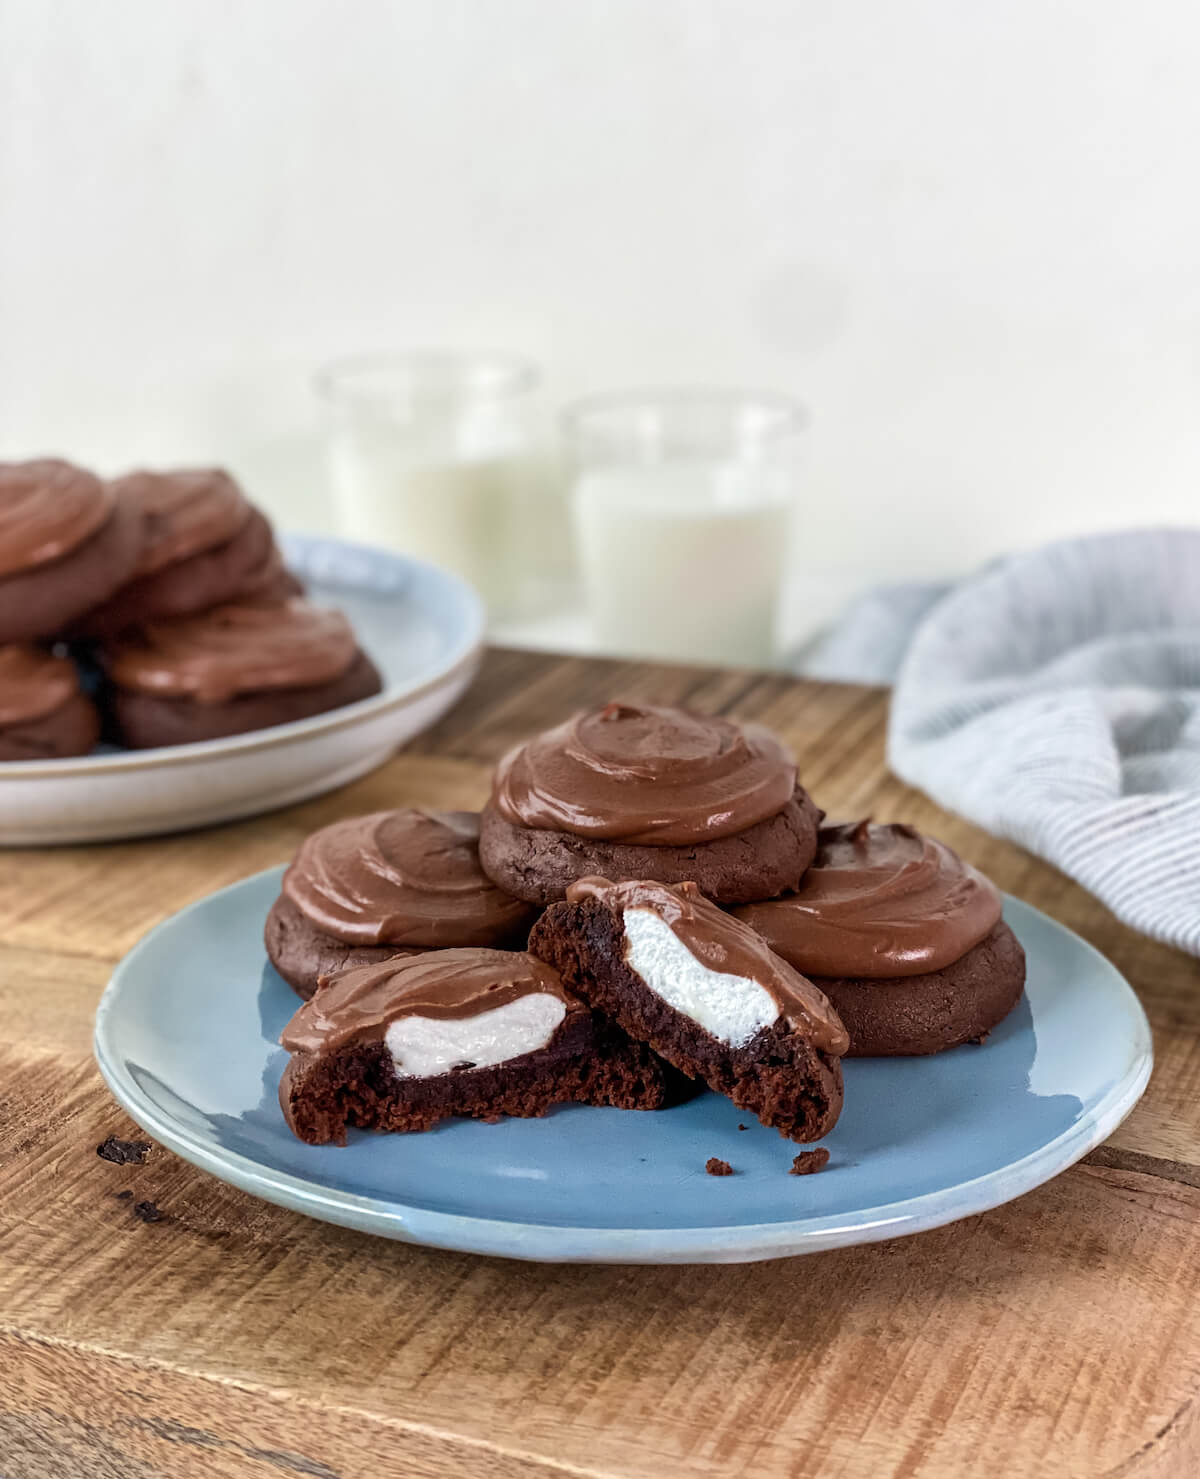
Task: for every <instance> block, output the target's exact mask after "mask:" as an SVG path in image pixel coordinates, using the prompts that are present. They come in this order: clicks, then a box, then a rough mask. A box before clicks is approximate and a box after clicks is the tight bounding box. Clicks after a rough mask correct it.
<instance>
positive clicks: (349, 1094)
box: [279, 950, 686, 1145]
mask: <svg viewBox="0 0 1200 1479" xmlns="http://www.w3.org/2000/svg"><path fill="white" fill-rule="evenodd" d="M280 1042H281V1043H282V1044H283V1046H284V1047H285V1048H286V1049H287V1051H288V1052H289V1053H291V1055H292V1057H291V1060H290V1061H289V1063H288V1065H287V1067H286V1068H285V1069H284V1072H283V1079H282V1081H281V1083H280V1085H279V1103H280V1106H281V1107H282V1109H283V1114H284V1118H285V1119H286V1120H287V1122H288V1125H289V1126H290V1127H291V1129H292V1130H293V1131H294V1132H295V1134H296V1135H298V1136H299V1138H300V1139H301V1140H307V1141H308V1142H309V1144H311V1145H323V1144H326V1143H328V1142H330V1141H335V1142H336V1143H338V1144H339V1145H344V1144H345V1143H346V1131H347V1129H348V1128H349V1127H351V1126H357V1127H359V1128H361V1129H373V1130H400V1131H404V1130H428V1129H431V1128H432V1127H433V1126H434V1125H436V1124H437V1122H438V1121H439V1120H442V1119H445V1118H447V1117H448V1116H450V1115H467V1116H470V1117H472V1118H475V1119H483V1120H498V1119H501V1118H502V1117H503V1116H505V1115H512V1116H516V1117H519V1118H529V1117H531V1116H537V1115H542V1114H545V1113H546V1111H547V1110H548V1109H550V1108H551V1107H552V1106H553V1105H555V1104H567V1103H579V1104H600V1105H612V1106H615V1107H616V1108H619V1109H661V1108H663V1107H664V1106H665V1105H666V1104H668V1103H670V1102H672V1101H673V1100H674V1099H675V1098H676V1097H678V1096H679V1095H680V1093H681V1091H682V1090H683V1089H684V1088H685V1087H686V1086H685V1085H684V1084H683V1082H682V1081H681V1080H680V1079H679V1078H678V1076H677V1075H676V1074H674V1073H673V1072H672V1070H671V1069H670V1068H669V1067H668V1066H667V1065H666V1064H665V1063H663V1062H662V1060H661V1059H659V1058H656V1057H655V1055H654V1054H653V1053H652V1052H650V1050H649V1049H648V1048H645V1047H642V1046H641V1045H640V1044H638V1043H634V1042H630V1040H629V1039H628V1038H627V1037H626V1036H625V1034H624V1033H622V1032H621V1031H619V1030H618V1029H617V1028H616V1027H614V1026H613V1024H612V1023H610V1022H606V1021H604V1020H603V1019H602V1018H600V1017H599V1016H597V1015H596V1014H595V1013H593V1012H591V1011H589V1010H588V1008H587V1007H586V1006H585V1005H584V1004H583V1003H582V1002H581V1001H579V1000H578V998H576V997H575V996H573V995H572V994H571V993H570V992H569V991H567V990H566V989H565V988H564V986H563V984H562V982H561V981H560V980H559V978H558V974H557V972H555V971H554V970H552V969H551V968H550V967H549V966H547V965H546V964H544V963H543V962H542V961H540V960H535V959H534V958H533V957H532V956H530V955H526V954H524V953H517V952H510V951H505V950H430V951H426V952H425V953H423V954H421V955H410V956H399V957H396V958H394V959H392V960H390V961H384V962H382V963H380V964H376V965H367V966H357V967H355V968H353V969H352V970H349V971H344V972H342V973H341V974H340V975H337V976H335V977H333V978H332V979H331V980H328V981H323V982H322V983H321V989H320V990H319V991H318V992H317V993H316V995H315V996H314V997H313V998H312V999H311V1001H307V1002H305V1004H304V1005H303V1006H302V1007H301V1008H300V1010H299V1011H298V1012H297V1013H296V1015H295V1016H294V1017H293V1018H292V1020H291V1021H290V1022H289V1023H288V1025H287V1027H286V1028H285V1029H284V1031H283V1035H282V1037H281V1038H280Z"/></svg>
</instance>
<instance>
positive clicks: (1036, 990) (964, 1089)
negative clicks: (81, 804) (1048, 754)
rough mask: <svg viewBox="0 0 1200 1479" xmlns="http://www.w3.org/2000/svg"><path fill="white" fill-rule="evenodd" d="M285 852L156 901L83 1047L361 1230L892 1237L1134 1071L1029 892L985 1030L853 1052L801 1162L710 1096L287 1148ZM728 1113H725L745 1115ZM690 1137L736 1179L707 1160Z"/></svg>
mask: <svg viewBox="0 0 1200 1479" xmlns="http://www.w3.org/2000/svg"><path fill="white" fill-rule="evenodd" d="M282 872H283V870H282V869H281V868H272V869H270V870H269V871H268V872H265V873H259V874H258V875H257V876H255V877H254V878H248V879H246V880H245V881H244V882H242V883H237V884H234V885H233V886H232V887H231V888H226V889H223V890H221V892H219V893H215V894H212V895H211V896H210V897H209V898H207V899H202V900H200V902H199V903H196V904H193V905H192V906H191V907H190V908H188V909H185V910H183V912H182V913H180V914H177V915H175V917H174V918H173V919H168V920H166V921H165V922H164V923H163V924H161V925H159V926H158V928H157V929H155V930H152V931H151V932H150V934H148V935H147V936H146V938H145V939H144V940H142V941H141V943H140V944H139V945H137V946H136V947H135V949H134V950H133V951H131V953H130V954H129V955H128V956H126V958H125V959H124V960H123V961H122V962H121V964H120V965H119V966H118V967H117V969H116V971H115V972H114V974H113V979H112V983H111V984H110V985H109V987H108V989H107V991H106V992H105V993H104V997H103V999H102V1000H101V1003H100V1007H99V1010H98V1011H97V1013H96V1044H95V1046H96V1060H97V1062H98V1063H99V1065H100V1071H101V1073H102V1074H103V1075H104V1077H105V1079H106V1081H107V1082H108V1085H109V1087H110V1088H111V1089H112V1091H113V1094H114V1095H115V1096H116V1098H117V1100H118V1101H119V1102H120V1103H121V1104H122V1105H123V1106H124V1107H125V1109H127V1110H128V1111H129V1113H130V1114H131V1115H132V1116H133V1118H134V1119H135V1120H136V1121H137V1123H138V1124H139V1125H141V1126H142V1127H143V1129H145V1130H146V1131H147V1132H148V1133H149V1134H150V1135H152V1136H153V1137H154V1138H155V1139H156V1140H158V1141H159V1142H160V1143H161V1144H163V1145H166V1146H169V1147H170V1149H171V1150H174V1151H176V1152H177V1153H178V1154H179V1155H181V1156H183V1157H184V1159H185V1160H189V1161H191V1162H192V1163H193V1164H195V1165H197V1166H200V1167H202V1168H203V1169H204V1170H206V1171H210V1172H212V1174H213V1175H214V1176H219V1177H220V1178H221V1179H222V1180H223V1181H228V1182H231V1183H232V1184H233V1185H234V1186H240V1187H242V1188H243V1189H244V1190H245V1191H249V1192H251V1193H253V1194H254V1195H255V1196H259V1197H263V1198H265V1199H266V1200H267V1201H271V1202H279V1203H281V1204H282V1205H283V1206H285V1207H292V1208H294V1209H295V1210H296V1211H298V1212H304V1213H306V1214H307V1215H308V1216H310V1217H320V1218H323V1219H325V1220H326V1221H329V1222H337V1223H342V1224H344V1225H345V1226H347V1227H355V1228H359V1229H361V1230H362V1231H364V1232H371V1233H378V1234H381V1235H382V1236H384V1237H389V1238H400V1239H403V1240H404V1241H406V1242H416V1243H429V1244H432V1245H433V1246H435V1247H442V1248H458V1249H465V1250H468V1251H470V1252H475V1253H486V1254H500V1255H502V1256H504V1257H507V1258H531V1259H549V1260H578V1261H588V1262H604V1263H730V1262H741V1261H745V1260H750V1259H758V1258H778V1257H781V1256H782V1255H784V1254H792V1253H810V1252H814V1251H816V1250H817V1249H821V1248H836V1247H841V1246H844V1245H846V1244H849V1243H869V1242H874V1241H876V1240H877V1239H879V1238H894V1237H899V1236H900V1235H901V1234H904V1233H915V1232H920V1231H921V1230H922V1229H923V1228H929V1227H937V1226H939V1225H940V1224H942V1223H945V1222H953V1221H954V1220H955V1219H956V1218H959V1217H968V1216H971V1215H972V1214H974V1213H976V1212H982V1211H985V1210H986V1209H987V1208H988V1207H995V1206H997V1205H998V1204H999V1203H1001V1202H1007V1201H1009V1200H1011V1199H1012V1198H1013V1197H1018V1196H1020V1195H1022V1193H1024V1192H1027V1191H1030V1190H1032V1188H1033V1187H1035V1186H1040V1185H1041V1183H1042V1182H1043V1181H1047V1180H1049V1178H1050V1177H1051V1176H1056V1175H1058V1173H1059V1172H1060V1171H1062V1170H1064V1169H1065V1168H1066V1167H1067V1166H1069V1165H1071V1164H1072V1163H1073V1162H1075V1161H1077V1160H1078V1159H1079V1157H1080V1156H1082V1155H1085V1154H1086V1153H1087V1152H1088V1151H1089V1150H1091V1149H1092V1147H1093V1146H1095V1145H1098V1144H1099V1142H1100V1141H1101V1140H1103V1139H1104V1138H1105V1137H1106V1136H1108V1135H1111V1134H1112V1132H1113V1130H1115V1129H1116V1127H1117V1125H1119V1124H1120V1122H1121V1121H1122V1120H1123V1119H1124V1118H1125V1116H1126V1115H1127V1114H1128V1113H1129V1111H1130V1110H1131V1109H1132V1108H1133V1106H1134V1104H1135V1103H1136V1102H1137V1100H1138V1098H1139V1096H1140V1095H1141V1092H1142V1090H1143V1089H1144V1088H1145V1086H1146V1080H1147V1078H1148V1077H1149V1074H1150V1063H1151V1046H1150V1029H1149V1026H1148V1024H1147V1022H1146V1017H1145V1014H1144V1012H1143V1011H1142V1008H1141V1006H1140V1004H1139V1002H1138V999H1137V997H1136V996H1135V995H1134V994H1133V992H1132V990H1131V989H1130V988H1129V986H1128V985H1127V984H1126V982H1125V981H1124V980H1123V979H1122V977H1121V976H1120V975H1119V974H1118V972H1117V971H1116V970H1115V969H1114V968H1113V967H1112V966H1111V965H1110V964H1109V963H1108V961H1107V960H1105V959H1104V958H1103V956H1100V955H1098V954H1097V953H1096V951H1095V950H1093V949H1092V948H1091V946H1090V945H1087V944H1085V943H1084V941H1083V940H1081V939H1080V938H1079V937H1078V936H1077V935H1073V934H1072V933H1071V932H1070V930H1067V929H1064V928H1063V927H1062V925H1060V924H1056V923H1055V922H1054V921H1053V920H1052V919H1048V918H1047V917H1046V916H1045V915H1044V914H1040V913H1039V912H1038V911H1037V910H1036V909H1033V908H1031V907H1030V906H1029V905H1028V904H1022V903H1020V902H1018V901H1017V900H1016V899H1009V900H1007V902H1006V904H1005V911H1004V912H1005V918H1006V919H1007V920H1008V922H1009V924H1010V925H1011V926H1012V928H1013V929H1014V930H1015V931H1016V934H1017V935H1018V937H1019V938H1020V940H1021V943H1022V944H1023V945H1024V946H1025V950H1026V953H1027V956H1028V962H1029V976H1028V981H1027V985H1026V991H1025V995H1024V996H1023V997H1022V998H1021V1000H1020V1002H1019V1003H1018V1005H1017V1007H1016V1008H1015V1010H1014V1011H1013V1012H1011V1013H1010V1015H1009V1016H1008V1017H1007V1018H1006V1019H1005V1020H1004V1021H1003V1022H1002V1023H1001V1024H1000V1026H999V1027H998V1028H997V1029H996V1030H995V1031H994V1032H993V1033H991V1035H990V1036H989V1037H988V1040H987V1042H986V1043H984V1044H983V1045H982V1046H981V1047H976V1046H973V1045H970V1044H968V1045H967V1046H965V1047H961V1048H955V1049H953V1050H952V1051H951V1052H948V1053H939V1054H937V1055H936V1056H934V1057H931V1058H873V1059H872V1058H855V1059H851V1060H849V1061H848V1062H847V1063H846V1064H845V1074H846V1104H845V1108H844V1109H843V1111H842V1116H841V1118H840V1119H839V1120H838V1123H837V1124H836V1125H835V1126H834V1128H833V1130H832V1131H831V1132H830V1134H829V1135H828V1136H827V1137H826V1140H825V1145H826V1146H827V1147H828V1150H829V1153H830V1160H829V1165H828V1166H827V1168H826V1169H825V1170H824V1171H822V1172H821V1174H820V1175H819V1176H801V1177H795V1176H790V1175H789V1174H788V1168H789V1166H790V1165H791V1160H792V1157H793V1156H794V1155H795V1153H796V1149H797V1147H796V1146H794V1145H790V1144H789V1143H788V1142H787V1141H785V1140H782V1139H781V1138H780V1137H779V1136H778V1135H777V1134H776V1133H775V1132H774V1131H773V1130H767V1129H765V1128H764V1127H763V1126H762V1125H760V1124H758V1123H757V1122H756V1120H755V1119H754V1117H753V1115H749V1114H747V1113H746V1112H745V1110H738V1109H736V1108H735V1107H734V1106H733V1105H732V1104H731V1103H730V1102H729V1100H728V1099H722V1098H720V1097H719V1096H718V1095H716V1094H701V1095H700V1096H699V1097H698V1098H696V1099H693V1100H692V1101H691V1102H690V1103H688V1104H682V1105H680V1106H678V1107H677V1108H675V1109H666V1110H661V1111H659V1112H658V1113H652V1114H639V1113H637V1112H636V1111H632V1110H619V1109H594V1108H588V1107H585V1106H582V1105H571V1106H565V1107H562V1108H559V1109H556V1110H554V1111H553V1112H552V1113H551V1114H549V1115H547V1116H546V1118H545V1119H534V1120H506V1121H504V1122H503V1123H501V1124H498V1125H486V1124H483V1123H481V1122H480V1121H477V1120H475V1121H471V1120H446V1121H444V1122H443V1123H442V1124H441V1125H439V1126H438V1127H437V1129H435V1130H431V1131H429V1132H428V1133H426V1134H423V1135H371V1134H366V1133H364V1132H363V1131H361V1130H352V1131H351V1132H350V1143H349V1144H348V1145H346V1146H345V1147H338V1146H330V1145H319V1146H317V1145H304V1144H302V1143H301V1142H300V1141H299V1140H297V1139H296V1138H295V1136H293V1135H292V1133H291V1132H290V1131H289V1130H288V1128H287V1126H286V1125H285V1124H284V1121H283V1116H282V1114H281V1113H280V1110H279V1100H278V1089H279V1075H280V1072H281V1070H282V1067H283V1064H284V1063H285V1062H286V1061H287V1055H286V1054H285V1053H284V1052H283V1050H282V1049H281V1048H280V1047H279V1033H280V1031H281V1029H282V1028H283V1026H284V1024H285V1023H286V1022H287V1020H288V1018H289V1017H290V1016H291V1015H292V1013H293V1012H294V1011H295V1010H296V1008H297V1006H298V1005H299V1001H298V999H297V997H296V996H295V995H294V994H293V992H292V991H291V990H290V989H289V988H288V987H287V986H286V985H284V983H283V981H282V980H281V979H280V978H279V976H277V975H276V973H275V971H274V970H273V968H272V967H271V966H269V965H268V964H267V960H266V957H265V955H264V954H263V945H262V925H263V918H264V916H265V915H266V912H267V910H268V909H269V908H270V906H271V903H272V901H273V900H274V898H275V897H276V895H277V894H278V892H279V880H280V877H281V876H282ZM743 1127H744V1128H743ZM710 1156H717V1157H718V1158H720V1159H722V1160H727V1161H728V1162H729V1163H730V1164H731V1165H732V1166H733V1167H734V1168H735V1171H736V1174H735V1175H733V1176H727V1177H720V1178H718V1177H712V1176H708V1175H706V1174H705V1171H704V1164H705V1161H707V1160H708V1158H709V1157H710Z"/></svg>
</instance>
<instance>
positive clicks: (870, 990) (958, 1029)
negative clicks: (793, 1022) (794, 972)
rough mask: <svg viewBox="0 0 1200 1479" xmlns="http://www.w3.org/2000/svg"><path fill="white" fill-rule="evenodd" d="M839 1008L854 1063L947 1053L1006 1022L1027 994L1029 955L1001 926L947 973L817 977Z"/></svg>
mask: <svg viewBox="0 0 1200 1479" xmlns="http://www.w3.org/2000/svg"><path fill="white" fill-rule="evenodd" d="M810 979H811V981H812V983H813V985H814V986H819V987H820V988H821V990H822V991H823V992H824V993H825V995H826V996H827V997H828V998H829V999H830V1001H831V1002H833V1004H834V1006H835V1007H836V1008H837V1011H838V1015H839V1016H840V1017H841V1019H842V1021H843V1022H844V1023H845V1024H846V1031H847V1032H849V1034H850V1052H849V1054H848V1055H847V1056H849V1057H851V1058H887V1057H895V1056H897V1055H904V1054H912V1055H914V1056H915V1055H918V1054H921V1055H923V1054H927V1053H940V1052H942V1051H943V1050H944V1049H946V1048H955V1047H958V1045H959V1044H960V1043H965V1042H974V1041H976V1040H978V1039H980V1038H982V1037H984V1036H986V1034H987V1033H989V1032H990V1031H991V1030H992V1028H993V1027H995V1026H996V1025H997V1023H999V1022H1001V1021H1003V1019H1004V1018H1005V1017H1007V1016H1008V1014H1009V1012H1011V1011H1012V1009H1013V1007H1015V1006H1016V1004H1017V1002H1018V1001H1020V999H1021V992H1022V991H1023V990H1024V989H1025V952H1024V950H1022V948H1021V945H1020V943H1019V941H1018V940H1017V937H1016V935H1014V934H1013V932H1012V930H1011V929H1009V927H1008V925H1006V924H1004V923H1003V922H1001V923H1000V924H998V925H997V926H996V928H995V929H994V930H993V931H992V932H991V934H990V935H988V936H987V937H986V938H985V939H983V940H981V941H980V942H979V944H978V945H975V946H973V947H972V948H971V949H970V950H968V951H967V953H966V954H965V955H963V956H961V957H960V958H959V959H958V960H956V961H953V962H952V963H951V964H950V965H948V966H943V967H942V969H941V970H940V971H925V972H923V973H922V974H921V975H919V976H896V977H894V978H893V979H892V980H888V981H881V980H867V979H865V978H863V977H859V978H853V977H850V978H845V977H841V978H839V977H832V976H812V977H810Z"/></svg>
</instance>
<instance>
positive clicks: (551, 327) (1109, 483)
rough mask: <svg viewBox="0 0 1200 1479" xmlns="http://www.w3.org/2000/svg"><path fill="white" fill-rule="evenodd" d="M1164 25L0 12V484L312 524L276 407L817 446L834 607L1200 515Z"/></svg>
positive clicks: (1187, 26) (1199, 440) (1181, 132)
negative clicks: (880, 589) (173, 489)
mask: <svg viewBox="0 0 1200 1479" xmlns="http://www.w3.org/2000/svg"><path fill="white" fill-rule="evenodd" d="M1198 79H1200V9H1198V8H1197V6H1196V5H1195V4H1194V0H1143V3H1140V4H1136V5H1135V4H1131V3H1129V0H1004V3H986V0H903V3H897V0H392V3H388V0H338V3H335V0H241V3H234V0H221V3H218V0H166V3H164V0H55V3H53V4H47V3H45V0H0V455H13V456H21V455H28V454H32V453H36V452H39V451H43V450H54V451H61V452H64V453H67V454H69V455H73V456H75V457H78V458H80V459H84V460H88V459H91V460H93V461H95V462H96V463H98V464H100V465H101V466H103V467H106V468H112V469H115V468H118V467H120V466H123V465H126V464H129V463H131V462H137V461H142V460H160V461H161V460H180V459H190V458H198V457H203V458H223V459H226V460H229V461H230V462H232V463H233V464H234V465H235V467H237V468H239V469H240V470H241V471H243V472H244V473H245V474H246V476H247V477H248V478H249V479H250V481H251V483H252V485H253V491H255V492H257V493H258V494H259V495H260V496H263V497H265V498H266V499H267V501H268V502H270V503H271V504H272V506H273V507H274V508H275V509H276V510H280V511H282V514H283V517H284V519H285V521H287V522H291V523H293V524H296V525H302V524H305V523H312V522H314V521H317V520H319V519H320V518H321V517H322V513H321V509H320V505H319V498H320V487H321V468H320V465H319V461H318V460H317V459H316V458H315V457H314V452H313V449H314V447H315V445H316V437H315V426H316V411H317V408H316V407H315V405H314V404H313V403H312V401H311V397H310V394H309V390H308V384H307V377H308V375H309V372H310V370H311V368H312V367H313V366H314V365H315V364H317V363H319V362H320V361H322V360H323V359H325V358H326V357H328V356H330V355H334V354H339V353H344V352H348V351H353V350H357V349H364V348H377V347H387V346H393V345H410V344H450V345H470V344H472V343H486V344H495V345H507V346H510V347H512V348H515V349H519V350H523V351H527V352H529V353H532V354H533V355H534V356H536V357H538V358H539V359H541V360H542V361H543V362H544V363H545V365H546V367H547V370H548V373H549V375H550V378H551V384H552V387H553V390H554V392H555V393H556V395H558V396H566V395H570V394H574V393H576V392H579V391H583V390H594V389H600V388H604V387H608V386H612V385H616V384H626V383H630V382H633V383H643V382H656V381H671V380H686V381H697V380H705V381H714V382H723V383H738V382H748V383H750V384H759V385H764V386H776V387H781V388H785V389H789V390H791V391H793V392H795V393H797V394H799V395H800V396H802V397H803V398H804V399H805V400H806V401H807V402H808V403H809V405H810V406H811V408H812V411H813V415H814V427H813V433H812V460H811V468H810V474H809V476H810V484H809V486H808V488H807V489H806V492H805V509H804V534H803V545H802V554H801V556H800V558H802V559H803V560H804V561H805V562H811V565H812V567H813V568H814V569H820V570H821V571H823V572H825V574H826V575H827V576H828V575H829V574H830V572H832V578H833V579H834V580H835V582H836V583H839V584H840V586H844V587H845V588H846V589H850V588H852V587H853V586H855V585H857V584H861V583H863V582H865V581H867V580H872V579H875V578H879V577H881V576H885V577H887V576H902V575H905V574H918V575H923V574H932V573H942V572H946V571H955V570H958V569H962V568H965V567H967V566H969V565H971V564H973V563H974V562H976V561H978V560H980V559H981V558H984V557H986V556H988V555H989V554H991V553H993V552H995V551H997V550H1000V549H1002V548H1006V547H1011V546H1014V545H1024V544H1030V543H1033V542H1036V541H1039V540H1042V539H1044V538H1046V537H1048V536H1052V535H1055V534H1059V533H1063V532H1068V531H1073V530H1077V529H1085V528H1100V527H1114V526H1120V525H1123V524H1130V523H1135V522H1145V521H1170V520H1173V521H1189V522H1194V521H1196V519H1197V518H1198V517H1200V188H1198V186H1200V168H1198V162H1200V81H1198Z"/></svg>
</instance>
